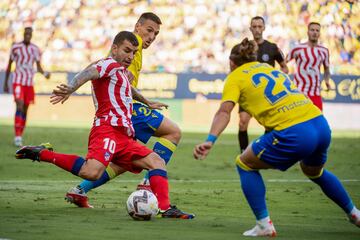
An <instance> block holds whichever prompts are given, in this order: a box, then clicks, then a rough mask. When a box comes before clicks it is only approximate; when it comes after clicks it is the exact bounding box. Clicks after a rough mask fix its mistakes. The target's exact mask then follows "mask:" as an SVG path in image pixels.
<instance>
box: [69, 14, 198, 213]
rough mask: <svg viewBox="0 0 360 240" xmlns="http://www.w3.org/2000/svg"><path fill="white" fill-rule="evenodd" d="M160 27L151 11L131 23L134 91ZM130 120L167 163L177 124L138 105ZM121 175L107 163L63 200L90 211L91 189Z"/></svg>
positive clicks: (146, 182) (177, 137) (176, 137)
mask: <svg viewBox="0 0 360 240" xmlns="http://www.w3.org/2000/svg"><path fill="white" fill-rule="evenodd" d="M161 24H162V23H161V20H160V18H159V17H158V16H157V15H156V14H154V13H152V12H146V13H143V14H142V15H141V16H140V18H139V19H138V21H137V23H136V24H135V29H134V32H133V33H134V34H135V36H136V38H137V40H138V42H139V47H138V50H137V52H136V53H135V56H134V59H133V60H132V62H131V64H130V66H129V67H128V70H129V71H130V72H131V75H132V76H131V79H132V86H133V87H135V88H136V87H137V85H138V81H139V75H140V71H141V68H142V50H143V49H147V48H148V47H149V46H150V45H151V44H152V43H153V42H154V40H155V39H156V36H157V35H158V34H159V31H160V25H161ZM154 103H155V102H154ZM131 121H132V123H133V127H134V129H135V138H136V139H138V140H140V141H141V142H143V143H147V142H148V141H149V139H150V137H152V136H155V137H157V138H158V139H157V142H156V143H155V144H154V147H153V151H154V152H156V153H157V154H158V155H159V156H160V157H161V158H162V159H163V160H164V161H165V163H166V164H167V163H168V162H169V161H170V158H171V156H172V154H173V152H174V151H175V150H176V147H177V144H178V143H179V141H180V138H181V131H180V128H179V127H178V126H177V124H176V123H174V122H173V121H171V120H170V119H168V118H166V117H165V116H164V115H162V114H161V113H160V112H158V111H156V110H153V109H152V108H150V107H149V106H146V105H144V104H142V103H140V102H134V103H133V114H132V117H131ZM123 172H124V169H122V168H119V167H118V166H117V165H116V164H112V163H110V164H109V166H108V167H107V168H106V171H105V172H104V174H103V175H102V176H101V177H100V179H98V180H96V181H89V180H84V181H83V182H81V183H80V184H79V185H78V186H76V187H74V188H72V189H70V191H69V192H67V194H66V196H65V199H67V200H68V201H69V202H72V203H75V204H76V205H77V206H79V207H83V208H92V206H91V205H90V204H89V203H88V197H87V195H86V193H87V192H88V191H90V190H91V189H93V188H96V187H99V186H101V185H103V184H105V183H106V182H108V181H109V180H111V179H113V178H115V177H116V176H118V175H120V174H121V173H123ZM138 188H141V189H147V190H150V191H151V188H150V185H149V175H148V173H147V174H146V176H145V178H144V181H143V184H141V185H139V186H138ZM161 215H162V217H170V218H181V219H192V218H194V217H195V215H193V214H188V213H184V212H182V211H181V210H179V209H177V208H176V207H175V206H171V207H170V208H169V209H168V210H167V211H164V212H162V213H161Z"/></svg>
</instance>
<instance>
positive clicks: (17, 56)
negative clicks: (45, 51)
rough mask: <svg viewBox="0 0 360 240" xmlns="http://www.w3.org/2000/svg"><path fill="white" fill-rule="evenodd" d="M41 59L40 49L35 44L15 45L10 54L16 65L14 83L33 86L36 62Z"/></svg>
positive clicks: (21, 43) (20, 43)
mask: <svg viewBox="0 0 360 240" xmlns="http://www.w3.org/2000/svg"><path fill="white" fill-rule="evenodd" d="M40 57H41V52H40V49H39V48H38V46H36V45H35V44H32V43H30V44H28V45H26V44H25V43H24V42H18V43H14V44H13V45H12V47H11V52H10V59H11V61H14V62H15V63H16V68H15V72H14V77H13V83H16V84H21V85H23V86H33V77H34V74H35V70H34V62H36V61H40Z"/></svg>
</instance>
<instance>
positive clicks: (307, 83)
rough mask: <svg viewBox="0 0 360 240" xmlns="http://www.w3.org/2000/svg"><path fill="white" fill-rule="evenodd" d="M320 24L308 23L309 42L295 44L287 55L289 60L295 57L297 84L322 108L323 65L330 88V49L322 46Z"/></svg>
mask: <svg viewBox="0 0 360 240" xmlns="http://www.w3.org/2000/svg"><path fill="white" fill-rule="evenodd" d="M320 28H321V26H320V24H319V23H317V22H311V23H309V25H308V32H307V34H308V42H306V43H302V44H299V45H298V46H295V47H294V48H293V49H291V51H290V52H289V54H288V55H287V57H286V60H287V62H289V61H291V60H292V59H295V62H296V65H297V70H296V73H295V75H294V81H295V84H296V85H297V86H298V88H299V90H300V91H302V92H303V93H304V94H306V95H307V96H308V97H309V98H310V99H311V101H312V102H313V103H314V104H315V105H316V106H317V107H318V108H320V110H322V100H321V95H320V83H321V79H320V78H321V66H322V65H323V66H324V80H325V83H326V87H327V90H329V89H330V84H329V80H330V68H329V67H330V61H329V58H330V56H329V50H328V49H327V48H326V47H324V46H321V45H320V44H319V43H318V41H319V37H320Z"/></svg>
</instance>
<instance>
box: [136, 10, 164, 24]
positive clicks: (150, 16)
mask: <svg viewBox="0 0 360 240" xmlns="http://www.w3.org/2000/svg"><path fill="white" fill-rule="evenodd" d="M145 20H151V21H153V22H155V23H157V24H159V25H161V24H162V22H161V20H160V18H159V17H158V16H157V15H156V14H155V13H152V12H145V13H143V14H141V16H140V17H139V20H138V22H140V23H144V22H145Z"/></svg>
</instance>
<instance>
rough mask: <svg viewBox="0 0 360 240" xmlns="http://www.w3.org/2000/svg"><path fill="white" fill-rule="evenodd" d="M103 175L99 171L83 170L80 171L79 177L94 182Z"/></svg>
mask: <svg viewBox="0 0 360 240" xmlns="http://www.w3.org/2000/svg"><path fill="white" fill-rule="evenodd" d="M103 173H104V171H103V170H101V169H85V170H81V171H80V173H79V176H80V177H82V178H85V179H87V180H90V181H96V180H98V179H99V178H100V177H101V175H102V174H103Z"/></svg>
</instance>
